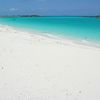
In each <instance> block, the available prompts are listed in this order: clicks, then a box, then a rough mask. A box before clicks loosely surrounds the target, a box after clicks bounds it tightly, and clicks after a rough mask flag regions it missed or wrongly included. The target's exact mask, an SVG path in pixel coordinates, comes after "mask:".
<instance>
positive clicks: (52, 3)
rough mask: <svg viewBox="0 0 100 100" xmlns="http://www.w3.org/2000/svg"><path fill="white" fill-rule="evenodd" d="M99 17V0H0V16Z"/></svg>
mask: <svg viewBox="0 0 100 100" xmlns="http://www.w3.org/2000/svg"><path fill="white" fill-rule="evenodd" d="M8 14H10V15H11V14H12V15H16V14H38V15H100V0H0V15H8Z"/></svg>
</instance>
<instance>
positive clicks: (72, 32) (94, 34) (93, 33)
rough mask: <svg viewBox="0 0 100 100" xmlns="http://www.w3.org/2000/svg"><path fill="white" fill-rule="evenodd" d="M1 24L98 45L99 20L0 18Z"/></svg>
mask: <svg viewBox="0 0 100 100" xmlns="http://www.w3.org/2000/svg"><path fill="white" fill-rule="evenodd" d="M0 23H1V24H7V25H11V26H15V27H17V28H25V29H26V30H27V31H28V30H29V31H32V30H39V31H42V32H44V33H45V34H47V33H49V34H51V35H56V36H60V37H64V38H74V39H77V40H87V41H92V42H98V43H100V19H99V18H92V17H91V18H90V17H26V18H25V17H23V18H22V17H19V18H18V17H17V18H0ZM41 34H42V33H41Z"/></svg>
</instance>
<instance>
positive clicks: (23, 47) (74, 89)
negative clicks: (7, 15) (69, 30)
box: [0, 25, 100, 100]
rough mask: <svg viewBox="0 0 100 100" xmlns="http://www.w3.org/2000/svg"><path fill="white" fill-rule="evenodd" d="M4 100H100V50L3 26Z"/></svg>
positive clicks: (0, 83) (0, 90)
mask: <svg viewBox="0 0 100 100" xmlns="http://www.w3.org/2000/svg"><path fill="white" fill-rule="evenodd" d="M0 100H100V49H98V48H95V47H89V46H82V45H79V44H74V43H72V42H66V43H65V44H64V43H62V41H61V40H60V41H59V40H55V39H52V38H48V37H44V36H39V35H35V34H29V33H26V32H21V31H19V30H15V29H13V28H12V27H9V26H3V25H0Z"/></svg>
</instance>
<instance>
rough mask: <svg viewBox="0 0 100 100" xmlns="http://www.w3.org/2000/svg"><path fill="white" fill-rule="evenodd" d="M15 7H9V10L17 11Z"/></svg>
mask: <svg viewBox="0 0 100 100" xmlns="http://www.w3.org/2000/svg"><path fill="white" fill-rule="evenodd" d="M17 10H18V9H17V8H10V9H9V11H17Z"/></svg>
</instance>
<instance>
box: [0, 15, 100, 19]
mask: <svg viewBox="0 0 100 100" xmlns="http://www.w3.org/2000/svg"><path fill="white" fill-rule="evenodd" d="M12 17H89V18H100V16H99V15H97V16H70V15H65V16H64V15H63V16H62V15H61V16H40V15H11V16H10V15H6V16H0V18H12Z"/></svg>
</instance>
